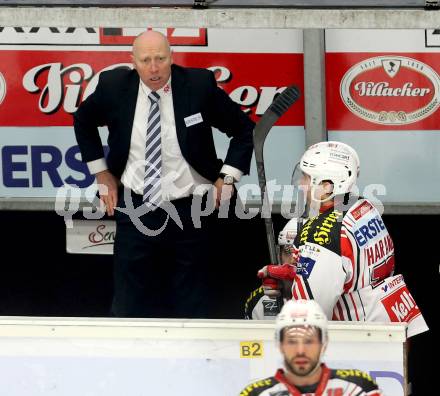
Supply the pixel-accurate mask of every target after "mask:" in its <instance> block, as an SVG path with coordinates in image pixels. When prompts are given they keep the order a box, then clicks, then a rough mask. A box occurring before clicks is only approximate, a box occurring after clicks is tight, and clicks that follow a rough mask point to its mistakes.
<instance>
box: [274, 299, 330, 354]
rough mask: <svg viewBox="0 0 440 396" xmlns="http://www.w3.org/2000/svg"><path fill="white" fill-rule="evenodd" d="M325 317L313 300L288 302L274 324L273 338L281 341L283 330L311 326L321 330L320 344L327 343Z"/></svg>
mask: <svg viewBox="0 0 440 396" xmlns="http://www.w3.org/2000/svg"><path fill="white" fill-rule="evenodd" d="M327 323H328V321H327V317H326V316H325V313H324V311H323V310H322V308H321V307H320V306H319V304H318V303H317V302H316V301H314V300H289V301H287V302H286V303H285V304H284V305H283V308H282V309H281V312H280V313H279V314H278V316H277V319H276V323H275V337H276V340H277V341H278V342H280V341H281V332H282V331H283V329H285V328H288V327H293V326H313V327H317V328H318V329H320V330H321V342H322V344H323V345H324V349H325V346H326V345H327V341H328V330H327Z"/></svg>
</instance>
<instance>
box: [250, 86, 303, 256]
mask: <svg viewBox="0 0 440 396" xmlns="http://www.w3.org/2000/svg"><path fill="white" fill-rule="evenodd" d="M299 97H300V92H299V89H298V88H297V87H296V86H295V85H291V86H290V87H288V88H286V89H285V90H284V91H283V92H282V93H281V94H280V95H278V96H277V97H276V98H275V100H274V101H273V102H272V104H271V105H270V106H269V108H268V109H267V110H266V111H265V112H264V114H263V116H262V117H261V119H260V121H259V122H258V124H257V125H256V127H255V129H254V151H255V160H256V163H257V174H258V182H259V184H260V190H261V197H262V205H263V206H262V211H263V217H264V223H265V226H266V235H267V243H268V245H269V254H270V260H271V262H272V263H273V264H279V263H278V256H277V254H276V243H275V235H274V231H273V222H272V216H271V210H270V203H269V197H268V192H267V191H266V189H267V188H266V172H265V170H264V156H263V148H264V142H265V140H266V137H267V135H268V134H269V132H270V130H271V128H272V126H273V124H275V122H276V121H277V120H278V118H280V117H281V116H282V115H283V114H284V113H285V112H286V111H287V110H288V108H289V107H290V106H292V105H293V104H294V103H295V102H296V101H297V100H298V99H299Z"/></svg>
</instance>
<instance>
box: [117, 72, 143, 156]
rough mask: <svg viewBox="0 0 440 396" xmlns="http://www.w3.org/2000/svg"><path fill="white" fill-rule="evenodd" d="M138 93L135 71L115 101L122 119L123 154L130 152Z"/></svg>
mask: <svg viewBox="0 0 440 396" xmlns="http://www.w3.org/2000/svg"><path fill="white" fill-rule="evenodd" d="M138 91H139V75H138V74H137V72H136V71H135V70H132V71H131V72H130V75H129V77H128V79H127V85H126V86H125V87H124V88H123V90H122V92H121V96H120V98H118V99H117V100H118V101H119V103H120V109H121V113H120V117H121V119H122V125H123V126H122V128H123V130H122V137H123V140H122V144H123V148H122V150H123V152H127V158H128V152H129V150H130V142H131V132H132V130H133V122H134V114H135V110H136V102H137V96H138Z"/></svg>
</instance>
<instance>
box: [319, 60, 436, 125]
mask: <svg viewBox="0 0 440 396" xmlns="http://www.w3.org/2000/svg"><path fill="white" fill-rule="evenodd" d="M437 71H440V54H434V53H391V54H390V53H371V52H368V53H362V52H344V53H338V52H332V53H327V54H326V76H327V78H326V84H327V86H326V88H327V125H328V129H329V130H352V131H356V130H359V131H362V130H368V131H371V130H433V129H437V128H438V125H439V124H440V114H439V112H438V111H437V110H438V107H439V105H440V77H439V75H438V72H437Z"/></svg>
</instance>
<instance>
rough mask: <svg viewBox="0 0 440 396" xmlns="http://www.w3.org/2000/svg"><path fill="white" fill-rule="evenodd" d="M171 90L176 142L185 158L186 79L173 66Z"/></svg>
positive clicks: (187, 105)
mask: <svg viewBox="0 0 440 396" xmlns="http://www.w3.org/2000/svg"><path fill="white" fill-rule="evenodd" d="M171 90H172V94H173V107H174V121H175V123H176V133H177V140H178V141H179V146H180V150H181V151H182V154H183V156H184V157H187V155H186V154H187V137H188V136H187V130H186V125H185V121H184V118H185V117H186V116H188V113H189V110H190V108H189V90H188V85H187V82H186V79H185V77H184V75H183V74H182V71H181V70H179V69H178V68H177V67H175V66H174V65H172V66H171Z"/></svg>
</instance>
